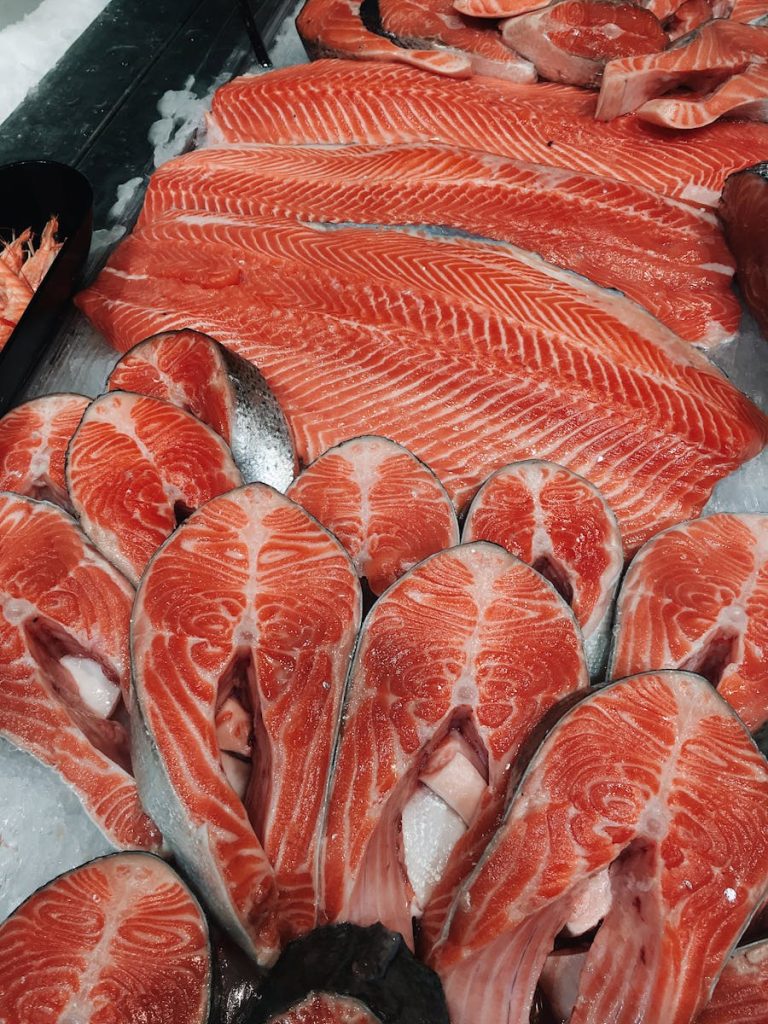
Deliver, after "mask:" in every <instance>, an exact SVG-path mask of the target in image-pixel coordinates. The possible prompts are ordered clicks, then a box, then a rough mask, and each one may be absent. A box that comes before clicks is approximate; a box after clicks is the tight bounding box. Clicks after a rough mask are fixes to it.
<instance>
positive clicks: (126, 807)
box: [0, 494, 160, 987]
mask: <svg viewBox="0 0 768 1024" xmlns="http://www.w3.org/2000/svg"><path fill="white" fill-rule="evenodd" d="M132 602H133V588H132V587H131V585H130V584H129V583H128V581H127V580H126V579H124V578H123V577H122V576H121V575H120V573H118V572H117V571H116V570H115V569H114V568H113V567H112V566H111V565H110V564H109V562H107V561H106V560H105V559H104V558H102V556H101V555H100V554H99V552H98V551H97V550H96V549H95V548H94V547H93V546H92V545H91V544H90V543H89V541H88V540H87V538H86V537H85V536H84V535H83V533H82V532H81V531H80V530H79V529H78V527H77V525H76V524H75V522H74V520H72V519H71V518H70V517H69V516H68V515H67V514H66V513H65V512H62V511H61V510H60V509H58V508H55V507H54V506H53V505H49V504H48V503H44V502H37V501H33V500H31V499H28V498H22V497H19V496H18V495H15V494H0V676H1V677H2V686H0V736H2V737H4V738H5V739H7V740H9V741H10V742H11V743H14V744H16V745H17V746H19V747H22V748H23V749H24V750H26V751H28V752H29V753H30V754H32V755H33V756H34V757H36V758H37V760H38V761H41V762H42V763H43V764H44V765H47V766H48V767H49V768H51V769H52V770H53V771H54V772H56V773H57V774H58V775H59V777H60V778H61V779H62V780H63V781H64V782H65V783H66V784H67V785H68V786H70V787H71V788H72V790H73V791H74V792H75V793H76V795H77V797H78V799H79V800H80V802H81V803H82V805H83V808H84V810H85V811H86V813H87V814H88V815H89V816H90V818H91V819H92V820H93V822H94V823H95V824H96V825H97V827H98V828H99V829H100V830H101V831H102V832H103V834H104V835H105V837H106V838H107V840H108V841H109V842H110V843H111V844H112V845H113V846H114V847H116V848H118V849H125V848H131V847H136V848H140V849H150V850H151V849H156V848H158V847H159V845H160V835H159V833H158V831H157V829H156V828H155V826H154V825H153V823H152V822H151V821H150V819H149V818H148V817H147V815H146V814H145V813H144V811H143V809H142V806H141V804H140V802H139V795H138V792H137V790H136V783H135V782H134V780H133V778H132V777H131V775H130V774H129V772H130V751H129V737H128V734H127V732H126V730H125V729H124V727H123V726H122V725H121V724H120V722H119V721H117V720H116V712H117V711H118V710H119V706H120V703H121V693H122V699H123V700H125V701H126V702H127V699H128V694H129V690H128V687H129V665H128V628H129V621H130V615H131V604H132ZM0 987H1V986H0Z"/></svg>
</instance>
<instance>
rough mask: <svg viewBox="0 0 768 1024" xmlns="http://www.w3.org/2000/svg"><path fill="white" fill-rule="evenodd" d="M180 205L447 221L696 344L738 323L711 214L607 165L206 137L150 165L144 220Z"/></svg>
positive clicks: (308, 216)
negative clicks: (534, 259)
mask: <svg viewBox="0 0 768 1024" xmlns="http://www.w3.org/2000/svg"><path fill="white" fill-rule="evenodd" d="M399 2H400V0H398V3H399ZM635 10H640V8H635ZM180 209H184V210H188V211H189V212H190V215H192V216H193V215H194V212H195V211H196V212H197V214H198V215H200V214H202V213H204V212H207V213H211V214H216V215H220V216H224V215H226V216H227V219H228V220H229V221H234V220H235V218H238V217H242V216H246V215H248V216H254V217H255V216H263V215H267V214H271V215H274V214H276V213H278V212H279V213H280V214H281V215H284V216H285V215H287V216H291V217H297V218H300V219H301V220H304V221H323V222H329V221H330V222H335V223H341V222H358V223H361V222H362V223H376V224H390V225H397V224H403V223H419V224H430V225H435V226H442V225H450V226H451V227H453V228H459V229H462V230H464V231H467V232H469V233H470V234H473V235H480V236H483V237H485V238H493V239H496V240H498V241H501V242H511V243H512V244H513V245H519V246H520V247H521V248H522V249H526V250H528V251H530V252H536V253H538V254H539V255H540V256H541V257H542V258H543V259H545V260H548V261H549V262H550V263H557V264H558V265H559V266H561V267H563V268H565V269H568V270H575V271H576V272H577V273H579V274H581V275H582V276H584V277H588V278H589V279H590V280H592V281H594V282H595V284H599V285H603V286H604V287H606V288H617V289H619V290H620V291H623V292H624V293H625V295H626V296H627V297H628V298H630V299H634V300H635V301H636V302H639V303H640V305H641V306H645V308H646V309H648V310H649V311H650V312H651V313H653V314H654V316H656V317H658V319H660V320H661V321H662V322H663V323H664V324H666V326H667V327H669V328H670V329H671V330H673V331H674V332H675V333H676V334H678V335H680V337H682V338H685V339H686V340H688V341H692V342H695V343H697V344H701V345H714V344H718V343H720V342H722V341H726V340H728V339H729V338H731V337H733V336H734V335H735V334H736V332H737V331H738V328H739V321H740V314H741V309H740V306H739V301H738V298H737V297H736V295H735V294H734V293H733V290H732V288H731V277H732V275H733V259H732V257H731V255H730V253H729V251H728V246H727V245H726V244H725V240H724V239H723V237H722V233H721V231H720V229H719V227H718V225H717V221H716V219H715V217H714V215H713V214H712V212H711V211H708V210H704V209H699V208H697V207H694V206H683V205H681V204H680V203H678V202H677V201H675V200H673V199H669V198H667V197H666V196H662V195H659V194H657V193H656V192H651V191H650V190H649V189H647V188H642V187H640V186H638V185H631V184H629V183H628V182H620V181H612V180H610V179H608V178H606V177H604V176H601V175H596V174H584V173H581V172H578V171H574V170H563V169H561V170H557V169H555V168H553V167H542V166H537V165H535V164H529V163H524V162H522V161H519V160H510V159H505V158H503V157H499V156H492V155H490V154H488V153H478V152H472V151H471V150H466V149H459V148H453V147H451V146H438V145H429V144H426V143H422V144H412V145H408V144H403V145H399V146H382V145H378V146H377V145H358V146H270V145H263V146H257V145H251V146H249V147H247V148H246V147H234V146H229V147H226V148H223V147H216V148H210V147H209V148H207V149H203V150H198V151H196V152H192V153H185V154H184V155H183V156H182V157H179V158H178V159H176V160H169V161H168V162H167V163H165V164H164V165H163V166H162V167H161V168H160V169H158V170H157V171H155V173H154V174H153V176H152V180H151V182H150V185H149V190H148V192H147V196H146V199H145V203H144V212H143V214H142V223H144V222H146V220H147V219H149V218H153V219H157V218H159V217H161V216H166V215H171V214H172V213H173V211H174V210H175V211H178V210H180ZM211 226H213V225H211ZM217 230H218V231H222V230H223V227H222V226H221V225H219V227H218V228H217ZM201 241H204V238H203V239H201ZM607 250H610V251H611V252H612V254H615V255H616V258H613V257H612V258H610V259H609V258H606V251H607ZM619 254H620V258H619ZM193 373H194V376H195V377H196V376H197V373H198V371H197V370H194V371H193ZM126 390H127V391H135V390H137V389H136V388H135V387H130V386H126ZM152 393H153V394H154V392H152ZM158 397H165V396H164V395H158ZM177 404H178V403H177ZM191 411H192V412H194V411H195V410H194V409H191ZM201 419H205V417H204V416H201Z"/></svg>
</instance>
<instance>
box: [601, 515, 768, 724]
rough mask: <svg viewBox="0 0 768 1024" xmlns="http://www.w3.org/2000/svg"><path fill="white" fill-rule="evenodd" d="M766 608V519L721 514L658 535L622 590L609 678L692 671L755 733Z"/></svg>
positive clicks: (767, 634)
mask: <svg viewBox="0 0 768 1024" xmlns="http://www.w3.org/2000/svg"><path fill="white" fill-rule="evenodd" d="M767 601H768V516H764V515H757V514H755V515H749V514H744V515H735V514H729V513H721V514H717V515H711V516H706V517H705V518H703V519H698V520H695V521H694V522H691V523H681V524H680V525H679V526H676V527H673V528H672V529H670V530H666V531H664V532H663V533H660V534H659V535H658V536H657V537H654V538H653V539H652V540H650V541H649V542H648V543H647V544H646V545H645V547H643V548H642V549H641V550H640V551H639V552H638V554H637V555H636V557H635V559H634V560H633V562H632V564H631V565H630V567H629V571H628V572H627V575H626V578H625V579H624V582H623V584H622V587H621V593H620V594H619V601H618V605H617V609H616V624H615V627H614V641H613V648H612V651H611V664H610V674H611V677H612V678H614V679H618V678H620V677H621V676H625V675H629V674H631V673H634V672H643V671H645V670H646V669H657V668H672V669H677V668H679V669H688V670H690V671H693V672H698V673H700V674H701V675H703V676H706V678H707V679H709V680H710V682H711V683H712V684H713V685H715V686H716V687H717V689H718V691H719V692H720V695H721V696H722V697H724V698H725V699H726V700H727V701H728V702H729V703H730V704H731V705H732V706H733V708H734V709H735V710H736V711H737V712H738V713H739V715H740V716H741V718H742V720H743V721H744V724H745V725H746V726H747V727H748V728H749V729H751V730H752V731H756V730H757V729H759V728H760V727H761V726H762V725H763V724H764V723H765V722H766V721H768V666H767V665H766V662H765V657H764V655H763V648H764V645H765V644H766V643H768V615H767V614H766V602H767Z"/></svg>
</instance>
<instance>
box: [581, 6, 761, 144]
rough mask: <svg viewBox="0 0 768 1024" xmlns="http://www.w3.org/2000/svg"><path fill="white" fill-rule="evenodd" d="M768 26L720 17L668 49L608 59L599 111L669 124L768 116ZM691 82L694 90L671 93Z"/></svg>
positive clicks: (604, 116)
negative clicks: (739, 22) (760, 26)
mask: <svg viewBox="0 0 768 1024" xmlns="http://www.w3.org/2000/svg"><path fill="white" fill-rule="evenodd" d="M766 62H768V30H766V29H765V28H758V27H756V26H753V25H741V24H738V23H736V22H731V21H727V20H722V19H716V20H714V21H710V22H708V23H707V24H706V25H703V26H702V27H701V28H700V29H698V31H696V32H695V33H692V34H691V35H690V36H685V37H684V38H683V39H681V40H680V41H679V42H677V43H676V44H675V45H674V46H672V47H670V49H668V50H666V51H664V52H663V53H655V54H650V55H645V56H637V57H624V58H621V59H618V60H612V61H610V62H609V63H608V65H607V66H606V69H605V73H604V75H603V81H602V85H601V87H600V96H599V99H598V104H597V110H596V112H595V116H596V117H597V118H600V119H602V120H610V119H611V118H614V117H618V116H619V115H620V114H626V113H629V112H630V111H633V110H636V111H637V116H638V117H640V118H642V119H643V120H645V121H650V122H652V123H653V124H657V125H661V126H663V127H668V128H701V127H705V126H707V125H709V124H711V123H712V122H713V121H715V120H716V119H717V118H718V117H722V116H724V115H728V116H729V117H743V118H750V119H752V120H755V121H761V120H766V117H768V114H767V113H766V111H768V84H766V67H765V65H766ZM680 86H688V87H690V89H692V90H693V91H692V92H681V93H672V94H670V95H668V96H665V95H664V94H665V93H670V90H671V89H674V88H676V87H680Z"/></svg>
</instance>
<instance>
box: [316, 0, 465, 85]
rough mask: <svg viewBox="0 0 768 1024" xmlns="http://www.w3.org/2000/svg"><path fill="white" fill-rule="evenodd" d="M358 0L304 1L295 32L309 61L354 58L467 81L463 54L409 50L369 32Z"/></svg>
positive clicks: (435, 50) (430, 50)
mask: <svg viewBox="0 0 768 1024" xmlns="http://www.w3.org/2000/svg"><path fill="white" fill-rule="evenodd" d="M360 7H361V2H360V0H305V3H304V6H303V7H302V9H301V11H300V13H299V16H298V18H297V19H296V29H297V31H298V33H299V36H300V37H301V41H302V43H303V44H304V49H305V50H306V51H307V54H308V56H309V57H310V58H312V59H314V60H317V59H319V58H321V57H354V58H355V59H357V60H366V61H397V62H400V63H402V64H410V65H412V66H413V67H416V68H423V69H424V70H425V71H431V72H432V73H434V74H436V75H447V76H448V77H449V78H467V77H468V76H469V75H471V74H472V62H471V60H470V58H469V56H468V55H467V54H463V53H458V52H456V51H452V50H448V49H443V50H440V49H422V50H411V49H406V47H404V46H398V45H397V44H396V43H394V42H392V40H391V39H387V38H386V36H384V35H377V34H376V33H375V32H371V31H370V30H369V29H368V28H367V27H366V26H365V25H364V24H363V20H362V18H361V16H360Z"/></svg>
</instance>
